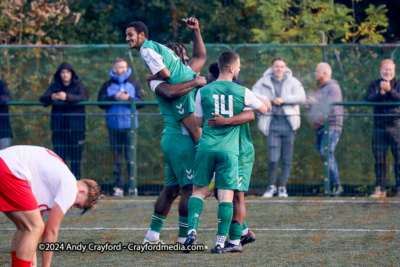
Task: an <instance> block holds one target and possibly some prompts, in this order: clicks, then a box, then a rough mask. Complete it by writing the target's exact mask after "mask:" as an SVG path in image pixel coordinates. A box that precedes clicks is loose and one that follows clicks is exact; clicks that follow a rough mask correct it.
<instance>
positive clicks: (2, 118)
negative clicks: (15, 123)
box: [0, 80, 12, 138]
mask: <svg viewBox="0 0 400 267" xmlns="http://www.w3.org/2000/svg"><path fill="white" fill-rule="evenodd" d="M10 100H11V96H10V92H9V91H8V88H7V83H6V82H5V81H3V80H0V138H12V132H11V125H10V117H9V116H8V106H7V105H5V103H6V102H8V101H10ZM5 114H7V115H5Z"/></svg>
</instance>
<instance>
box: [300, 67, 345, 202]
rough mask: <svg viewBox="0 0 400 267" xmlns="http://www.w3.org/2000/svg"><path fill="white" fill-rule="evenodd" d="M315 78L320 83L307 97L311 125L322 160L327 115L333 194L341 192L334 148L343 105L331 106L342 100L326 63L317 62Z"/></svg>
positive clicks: (339, 129) (341, 124)
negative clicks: (309, 104) (312, 95)
mask: <svg viewBox="0 0 400 267" xmlns="http://www.w3.org/2000/svg"><path fill="white" fill-rule="evenodd" d="M314 75H315V80H316V81H317V82H318V83H319V84H320V85H319V88H318V90H317V92H316V94H315V96H314V97H308V98H307V101H308V102H313V103H314V104H313V105H312V106H311V110H310V121H311V126H312V128H313V129H314V130H316V137H317V138H316V145H317V149H318V152H319V154H320V155H321V158H322V160H324V156H325V153H324V123H325V115H326V114H328V115H329V176H330V188H331V189H332V192H331V194H332V195H333V196H339V195H340V194H341V193H342V192H343V188H342V186H341V185H340V180H339V170H338V167H337V163H336V160H335V154H334V153H335V148H336V145H337V143H338V142H339V138H340V133H341V132H342V127H343V106H333V105H331V103H333V102H343V98H342V91H341V89H340V86H339V83H338V82H337V81H336V80H333V79H332V78H331V77H332V69H331V66H329V64H328V63H324V62H322V63H319V64H318V65H317V68H316V69H315V72H314Z"/></svg>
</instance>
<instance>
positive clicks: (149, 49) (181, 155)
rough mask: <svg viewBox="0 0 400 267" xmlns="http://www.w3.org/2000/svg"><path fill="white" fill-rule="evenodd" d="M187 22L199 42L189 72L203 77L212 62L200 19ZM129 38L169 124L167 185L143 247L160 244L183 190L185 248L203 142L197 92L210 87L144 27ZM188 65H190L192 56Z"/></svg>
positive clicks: (135, 26)
mask: <svg viewBox="0 0 400 267" xmlns="http://www.w3.org/2000/svg"><path fill="white" fill-rule="evenodd" d="M184 21H185V22H186V25H187V26H188V27H189V28H190V29H192V32H193V39H194V44H193V60H192V61H191V62H190V63H189V66H190V67H191V68H192V69H193V70H195V71H196V72H197V71H200V70H201V68H202V67H203V66H204V63H205V60H206V52H205V47H204V44H203V41H202V38H201V34H200V29H199V25H198V21H197V19H194V18H189V19H186V20H184ZM126 36H127V37H126V40H127V42H128V43H129V45H130V47H131V48H135V49H137V50H140V55H141V58H142V60H143V62H144V64H145V65H146V66H147V67H148V68H150V70H151V71H152V72H153V74H154V75H149V76H150V77H148V78H149V79H148V81H151V82H150V85H151V88H152V90H153V91H154V92H155V93H156V97H157V101H158V103H159V107H160V110H161V114H162V116H163V119H164V123H165V129H164V131H163V137H162V140H161V147H162V150H163V152H164V158H165V161H166V168H165V169H166V174H165V176H166V181H165V184H164V188H163V190H162V192H161V194H160V196H159V197H158V198H157V201H156V204H155V206H154V214H153V215H152V221H151V224H150V228H149V230H148V232H147V234H146V237H145V239H144V241H143V242H144V243H146V242H149V243H158V242H160V232H161V228H162V225H163V223H164V221H165V219H166V216H167V215H168V212H169V210H170V208H171V205H172V203H173V201H174V200H175V199H176V198H177V196H178V195H179V191H180V188H181V189H182V197H181V200H180V202H179V234H178V242H181V243H183V242H184V241H185V239H186V236H187V223H188V218H187V217H188V214H187V203H188V200H189V198H190V196H191V193H192V182H191V179H192V178H193V171H194V154H195V148H194V143H193V141H198V139H199V138H200V134H201V132H200V130H199V129H198V128H197V126H196V123H195V117H194V114H193V112H194V95H193V94H194V92H193V91H192V90H193V89H194V88H195V87H200V86H203V85H205V83H206V81H205V79H204V78H202V77H199V76H197V75H196V76H195V72H193V71H192V70H191V69H190V68H188V67H187V66H185V65H184V64H183V63H182V61H181V60H179V57H178V56H177V55H176V54H175V53H174V52H173V51H172V50H170V49H168V48H166V47H165V46H163V45H160V44H158V43H156V42H152V41H148V40H147V28H146V26H145V25H144V24H143V23H141V22H132V23H130V24H129V25H128V28H127V30H126ZM180 48H182V47H180ZM183 59H184V60H185V61H187V60H186V59H187V53H186V56H185V57H183ZM165 74H168V75H165ZM164 78H169V79H167V80H166V81H167V82H168V84H166V83H165V81H163V79H164ZM193 78H194V79H193ZM160 79H161V81H160ZM177 83H179V84H177ZM192 92H193V93H192ZM178 97H180V98H178ZM177 98H178V99H177ZM174 99H176V100H174ZM177 111H178V112H177ZM176 113H178V116H176ZM184 116H185V117H184ZM182 117H184V118H183V119H182V123H183V124H184V125H185V126H188V128H189V131H188V129H187V128H186V127H184V126H183V125H182V124H181V123H180V120H181V118H182ZM189 132H190V133H191V135H192V138H193V141H192V139H191V138H190V136H189Z"/></svg>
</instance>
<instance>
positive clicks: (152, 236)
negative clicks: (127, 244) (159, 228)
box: [146, 229, 160, 242]
mask: <svg viewBox="0 0 400 267" xmlns="http://www.w3.org/2000/svg"><path fill="white" fill-rule="evenodd" d="M146 239H147V240H149V241H150V242H154V241H157V240H158V239H160V233H158V232H156V231H153V230H150V229H149V230H148V231H147V234H146Z"/></svg>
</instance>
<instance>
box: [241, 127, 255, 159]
mask: <svg viewBox="0 0 400 267" xmlns="http://www.w3.org/2000/svg"><path fill="white" fill-rule="evenodd" d="M239 160H241V161H244V162H249V161H254V146H253V142H252V141H251V137H250V129H249V124H248V123H245V124H241V125H240V139H239Z"/></svg>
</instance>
